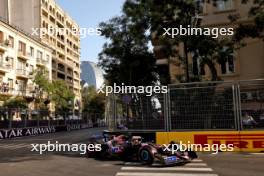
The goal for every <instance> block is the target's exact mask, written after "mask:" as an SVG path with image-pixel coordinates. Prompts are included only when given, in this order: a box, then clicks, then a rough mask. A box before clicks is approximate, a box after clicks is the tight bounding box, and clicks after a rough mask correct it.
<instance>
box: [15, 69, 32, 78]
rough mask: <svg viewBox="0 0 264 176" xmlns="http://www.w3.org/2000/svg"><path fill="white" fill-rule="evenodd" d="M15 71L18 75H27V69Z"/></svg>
mask: <svg viewBox="0 0 264 176" xmlns="http://www.w3.org/2000/svg"><path fill="white" fill-rule="evenodd" d="M16 73H17V75H18V76H23V77H28V76H29V74H28V72H27V70H25V69H17V70H16Z"/></svg>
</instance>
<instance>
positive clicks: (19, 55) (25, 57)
mask: <svg viewBox="0 0 264 176" xmlns="http://www.w3.org/2000/svg"><path fill="white" fill-rule="evenodd" d="M17 57H18V58H20V59H24V60H27V59H28V57H27V55H26V52H23V51H18V53H17Z"/></svg>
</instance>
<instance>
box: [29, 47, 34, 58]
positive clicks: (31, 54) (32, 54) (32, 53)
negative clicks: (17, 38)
mask: <svg viewBox="0 0 264 176" xmlns="http://www.w3.org/2000/svg"><path fill="white" fill-rule="evenodd" d="M30 56H31V57H34V48H33V47H30Z"/></svg>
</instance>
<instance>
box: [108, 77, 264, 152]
mask: <svg viewBox="0 0 264 176" xmlns="http://www.w3.org/2000/svg"><path fill="white" fill-rule="evenodd" d="M108 103H109V104H108V105H109V106H108V110H109V111H108V117H107V123H108V125H109V128H110V130H111V131H118V132H131V133H132V132H141V133H146V132H149V133H153V132H154V133H156V138H155V140H156V142H157V143H159V144H165V143H168V142H170V141H172V140H176V141H179V140H181V141H183V142H188V141H190V142H191V143H198V144H199V143H200V144H204V143H211V144H213V143H217V144H222V143H223V144H224V143H233V144H234V146H235V151H264V79H263V80H262V79H259V80H247V81H228V82H223V81H218V82H198V83H184V84H172V85H168V93H166V94H155V93H153V94H152V96H145V95H140V94H113V95H111V97H110V98H109V101H108Z"/></svg>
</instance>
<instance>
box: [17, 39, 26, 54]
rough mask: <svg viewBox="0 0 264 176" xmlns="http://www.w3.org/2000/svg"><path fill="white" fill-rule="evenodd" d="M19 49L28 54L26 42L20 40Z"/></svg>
mask: <svg viewBox="0 0 264 176" xmlns="http://www.w3.org/2000/svg"><path fill="white" fill-rule="evenodd" d="M18 51H19V52H21V53H22V54H23V55H26V44H25V43H23V42H21V41H19V44H18Z"/></svg>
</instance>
